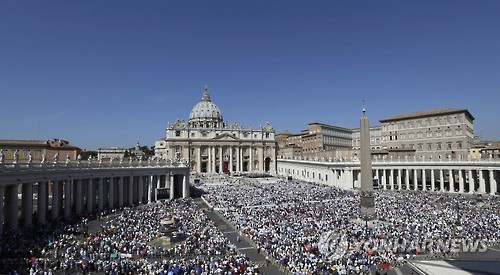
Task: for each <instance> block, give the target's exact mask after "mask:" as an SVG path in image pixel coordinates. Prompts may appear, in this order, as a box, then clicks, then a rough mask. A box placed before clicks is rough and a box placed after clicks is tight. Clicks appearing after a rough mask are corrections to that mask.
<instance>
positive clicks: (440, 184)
mask: <svg viewBox="0 0 500 275" xmlns="http://www.w3.org/2000/svg"><path fill="white" fill-rule="evenodd" d="M439 190H440V191H444V174H443V169H439Z"/></svg>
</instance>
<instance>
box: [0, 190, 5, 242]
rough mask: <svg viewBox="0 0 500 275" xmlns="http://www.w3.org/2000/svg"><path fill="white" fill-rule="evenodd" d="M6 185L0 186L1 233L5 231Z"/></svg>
mask: <svg viewBox="0 0 500 275" xmlns="http://www.w3.org/2000/svg"><path fill="white" fill-rule="evenodd" d="M4 201H5V199H4V187H3V186H0V235H2V233H3V220H4V217H3V210H4V209H3V203H4Z"/></svg>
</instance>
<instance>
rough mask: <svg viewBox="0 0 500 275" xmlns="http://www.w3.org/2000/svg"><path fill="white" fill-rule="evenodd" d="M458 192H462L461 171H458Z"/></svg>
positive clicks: (462, 179)
mask: <svg viewBox="0 0 500 275" xmlns="http://www.w3.org/2000/svg"><path fill="white" fill-rule="evenodd" d="M458 192H459V193H463V192H464V178H463V175H462V169H459V170H458Z"/></svg>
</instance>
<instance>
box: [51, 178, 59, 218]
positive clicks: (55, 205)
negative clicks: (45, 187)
mask: <svg viewBox="0 0 500 275" xmlns="http://www.w3.org/2000/svg"><path fill="white" fill-rule="evenodd" d="M60 194H61V184H60V182H59V181H58V180H53V181H52V210H51V214H52V215H51V218H52V220H55V219H57V218H58V217H59V210H60V209H61V197H60Z"/></svg>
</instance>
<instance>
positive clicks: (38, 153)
mask: <svg viewBox="0 0 500 275" xmlns="http://www.w3.org/2000/svg"><path fill="white" fill-rule="evenodd" d="M41 155H42V151H40V150H35V156H34V157H35V158H39V157H40V156H41Z"/></svg>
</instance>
